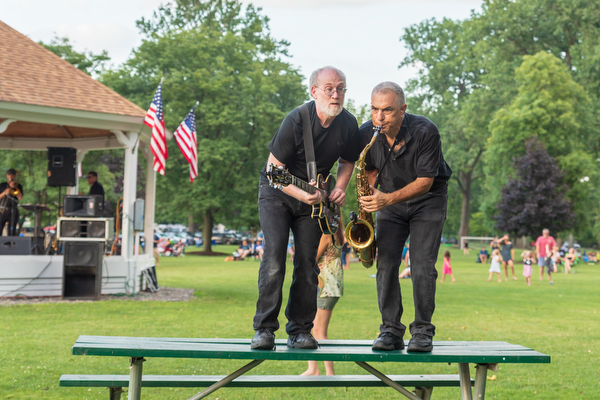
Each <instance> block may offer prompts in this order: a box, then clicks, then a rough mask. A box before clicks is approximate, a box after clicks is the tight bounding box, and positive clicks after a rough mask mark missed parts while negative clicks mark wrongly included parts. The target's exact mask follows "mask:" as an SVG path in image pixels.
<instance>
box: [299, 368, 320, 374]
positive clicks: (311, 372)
mask: <svg viewBox="0 0 600 400" xmlns="http://www.w3.org/2000/svg"><path fill="white" fill-rule="evenodd" d="M300 375H301V376H302V375H321V374H320V373H319V370H316V371H313V370H311V369H307V370H306V371H304V372H303V373H301V374H300Z"/></svg>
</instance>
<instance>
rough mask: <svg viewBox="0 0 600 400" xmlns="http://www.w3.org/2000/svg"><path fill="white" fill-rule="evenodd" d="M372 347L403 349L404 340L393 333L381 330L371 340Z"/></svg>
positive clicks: (384, 349) (387, 349)
mask: <svg viewBox="0 0 600 400" xmlns="http://www.w3.org/2000/svg"><path fill="white" fill-rule="evenodd" d="M372 349H373V350H383V351H392V350H402V349H404V340H402V338H401V337H399V336H396V335H394V334H393V333H390V332H383V333H380V334H379V336H378V337H377V339H375V341H374V342H373V347H372Z"/></svg>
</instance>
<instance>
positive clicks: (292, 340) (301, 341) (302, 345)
mask: <svg viewBox="0 0 600 400" xmlns="http://www.w3.org/2000/svg"><path fill="white" fill-rule="evenodd" d="M287 345H288V347H291V348H292V349H318V348H319V343H318V342H317V341H316V339H315V338H314V337H313V335H311V334H310V333H309V332H300V333H297V334H295V335H290V336H289V337H288V340H287Z"/></svg>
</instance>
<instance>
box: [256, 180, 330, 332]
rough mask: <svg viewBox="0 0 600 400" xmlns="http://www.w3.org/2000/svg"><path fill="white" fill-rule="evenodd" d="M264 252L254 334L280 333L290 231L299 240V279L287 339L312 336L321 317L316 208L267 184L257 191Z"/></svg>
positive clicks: (296, 269)
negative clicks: (260, 331)
mask: <svg viewBox="0 0 600 400" xmlns="http://www.w3.org/2000/svg"><path fill="white" fill-rule="evenodd" d="M258 210H259V216H260V226H261V229H262V231H263V234H264V241H263V246H264V252H263V258H262V261H261V262H260V270H259V273H258V301H257V302H256V314H255V315H254V326H253V327H254V330H258V329H264V328H267V329H270V330H272V331H276V330H277V329H279V321H278V319H277V318H278V316H279V310H280V309H281V303H282V286H283V281H284V278H285V261H286V258H287V245H288V238H289V231H290V229H291V230H292V233H293V234H294V246H295V253H294V274H293V279H292V285H291V287H290V296H289V299H288V304H287V307H286V310H285V316H286V317H287V319H288V323H287V325H286V331H287V333H288V334H290V335H291V334H296V333H300V332H310V330H311V329H312V326H313V320H314V319H315V315H316V313H317V285H318V276H319V267H318V265H317V249H318V246H319V241H320V239H321V229H320V228H319V224H318V222H317V220H315V219H313V218H311V216H310V215H311V211H312V207H311V206H309V205H308V204H304V203H302V202H300V201H298V200H296V199H294V198H293V197H290V196H288V195H286V194H285V193H283V192H281V191H279V190H277V189H273V188H271V187H269V186H268V184H265V183H262V182H261V185H260V187H259V190H258Z"/></svg>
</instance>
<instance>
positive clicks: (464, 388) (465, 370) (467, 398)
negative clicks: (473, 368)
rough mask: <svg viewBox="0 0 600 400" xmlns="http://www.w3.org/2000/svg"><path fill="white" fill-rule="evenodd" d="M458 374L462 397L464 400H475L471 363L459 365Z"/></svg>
mask: <svg viewBox="0 0 600 400" xmlns="http://www.w3.org/2000/svg"><path fill="white" fill-rule="evenodd" d="M458 372H459V376H460V395H461V399H462V400H473V394H472V393H471V373H470V372H469V363H458Z"/></svg>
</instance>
